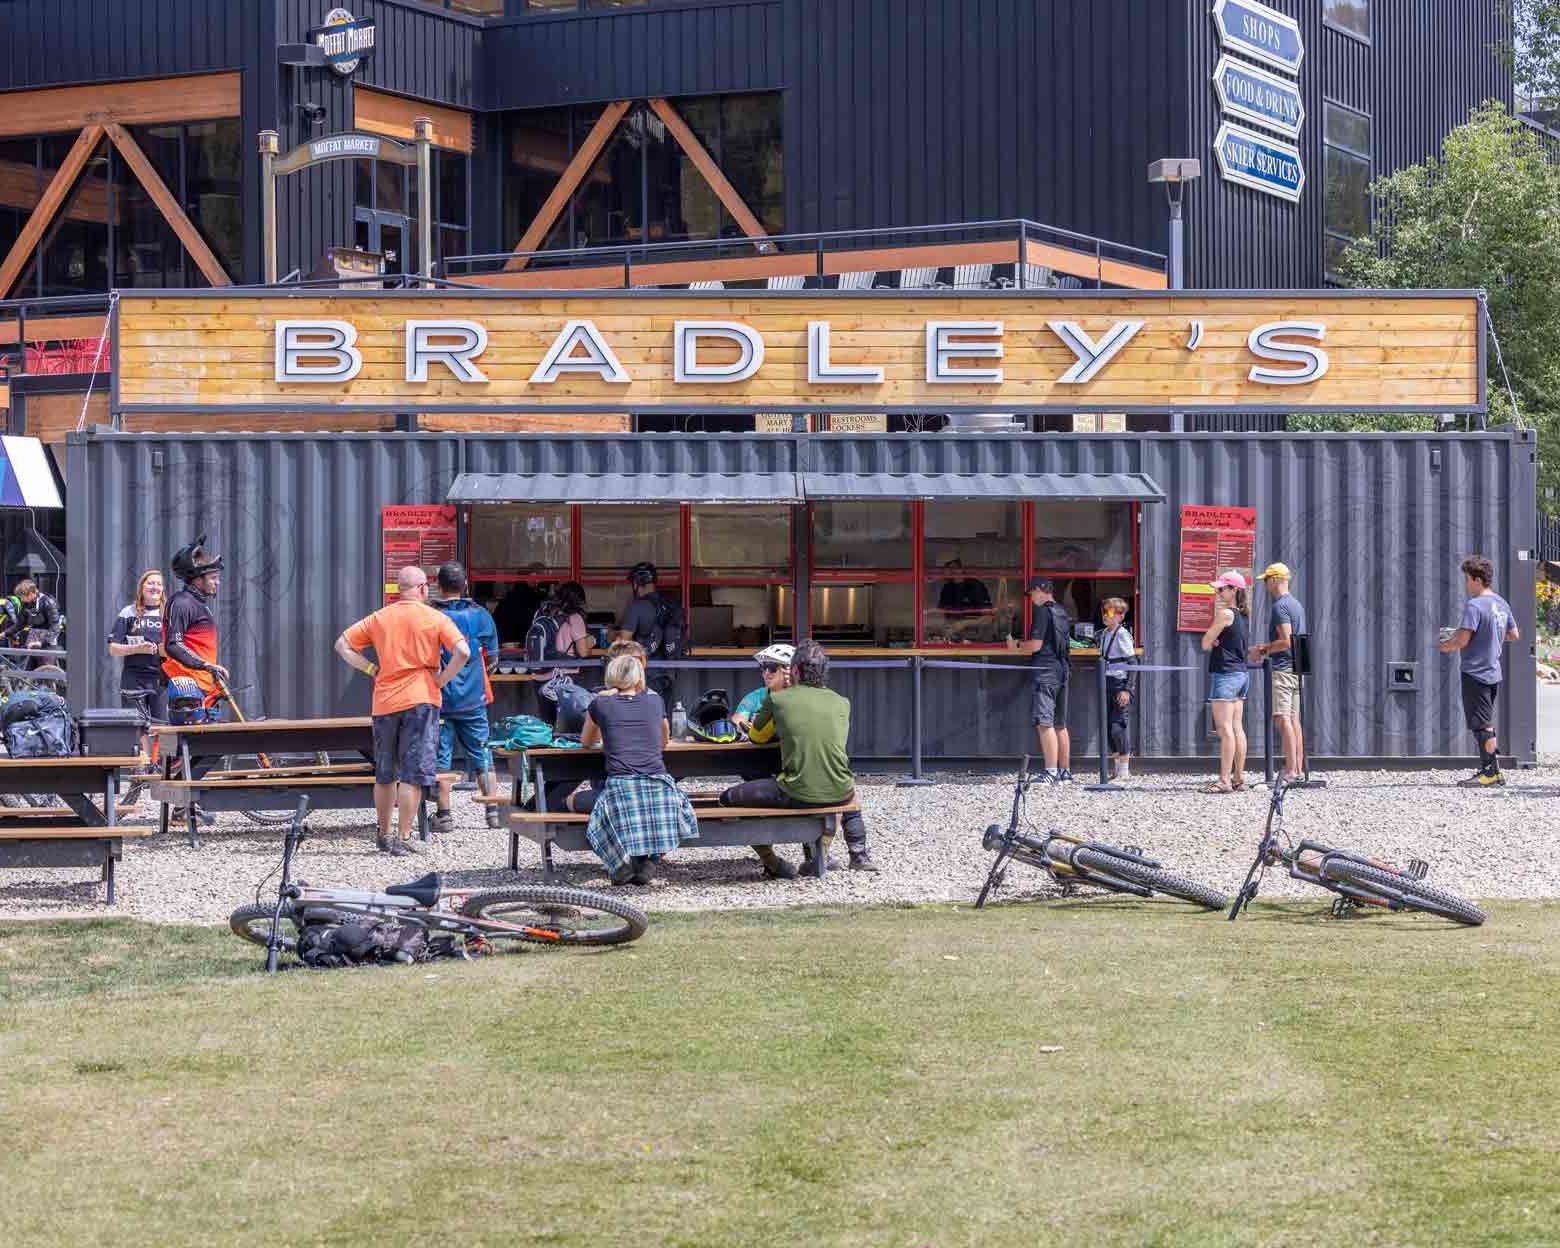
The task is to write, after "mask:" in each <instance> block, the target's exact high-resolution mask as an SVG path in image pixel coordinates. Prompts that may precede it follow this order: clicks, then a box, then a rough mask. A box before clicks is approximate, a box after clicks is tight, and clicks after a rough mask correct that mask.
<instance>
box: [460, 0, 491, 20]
mask: <svg viewBox="0 0 1560 1248" xmlns="http://www.w3.org/2000/svg"><path fill="white" fill-rule="evenodd" d="M449 5H450V8H452V9H454V10H455V12H457V13H470V14H472V15H473V16H475V17H503V16H504V0H449Z"/></svg>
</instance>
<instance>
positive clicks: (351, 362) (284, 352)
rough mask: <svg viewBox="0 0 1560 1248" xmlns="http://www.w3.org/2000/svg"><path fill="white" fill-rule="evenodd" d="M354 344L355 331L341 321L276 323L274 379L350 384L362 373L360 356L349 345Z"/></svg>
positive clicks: (359, 353) (357, 351) (361, 358)
mask: <svg viewBox="0 0 1560 1248" xmlns="http://www.w3.org/2000/svg"><path fill="white" fill-rule="evenodd" d="M356 341H357V330H355V329H353V328H352V326H350V325H348V324H347V323H346V322H345V321H277V322H276V380H277V381H278V382H287V383H295V382H300V381H309V382H316V383H320V384H328V383H330V382H338V381H351V380H352V379H353V378H354V377H356V376H357V375H358V373H360V372H362V371H363V353H362V352H361V351H359V350H358V349H357V348H356V347H354V346H353V345H352V344H353V343H355V342H356ZM305 360H314V361H316V362H315V363H313V364H305V363H304V361H305ZM324 361H328V362H324Z"/></svg>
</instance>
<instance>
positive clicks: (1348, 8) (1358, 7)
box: [1322, 0, 1370, 41]
mask: <svg viewBox="0 0 1560 1248" xmlns="http://www.w3.org/2000/svg"><path fill="white" fill-rule="evenodd" d="M1322 20H1324V21H1325V22H1326V23H1327V24H1328V25H1329V26H1336V27H1338V29H1340V30H1346V31H1348V32H1349V33H1350V34H1351V35H1358V36H1359V37H1360V38H1361V39H1364V40H1367V41H1368V40H1369V39H1370V0H1323V4H1322Z"/></svg>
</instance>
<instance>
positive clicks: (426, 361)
mask: <svg viewBox="0 0 1560 1248" xmlns="http://www.w3.org/2000/svg"><path fill="white" fill-rule="evenodd" d="M435 338H442V339H445V340H446V341H445V342H444V343H443V344H442V345H440V344H437V343H435V342H434V339H435ZM449 339H454V341H453V342H451V341H448V340H449ZM487 345H488V336H487V330H485V329H484V328H483V327H482V326H480V325H478V324H477V323H476V322H475V321H407V322H406V380H407V381H427V380H428V365H430V364H433V363H439V364H443V365H444V366H445V367H446V368H448V369H449V370H450V372H452V373H454V374H455V376H456V377H457V378H459V379H460V380H461V381H486V380H487V378H486V377H484V376H483V375H482V373H481V372H480V371H479V370H478V369H477V367H476V365H475V364H473V363H472V362H471V361H472V359H473V357H475V356H478V355H481V354H482V353H483V352H484V351H486V350H487Z"/></svg>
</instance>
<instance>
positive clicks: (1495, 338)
mask: <svg viewBox="0 0 1560 1248" xmlns="http://www.w3.org/2000/svg"><path fill="white" fill-rule="evenodd" d="M1479 302H1480V303H1481V304H1483V305H1484V323H1485V324H1486V325H1488V326H1489V328H1490V341H1491V342H1493V343H1494V344H1495V362H1496V363H1497V364H1499V365H1500V375H1501V376H1502V377H1503V378H1504V379H1505V382H1506V397H1507V398H1509V399H1510V400H1511V418H1512V420H1514V421H1515V422H1516V425H1517V428H1518V429H1526V428H1527V422H1526V421H1524V420H1523V419H1522V411H1521V409H1520V408H1518V407H1517V392H1516V391H1515V390H1513V389H1512V388H1511V374H1510V373H1509V372H1507V371H1506V354H1505V352H1503V351H1502V350H1501V349H1500V335H1499V334H1497V333H1496V332H1495V318H1494V317H1492V316H1491V315H1490V300H1489V296H1488V295H1485V294H1480V295H1479Z"/></svg>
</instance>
